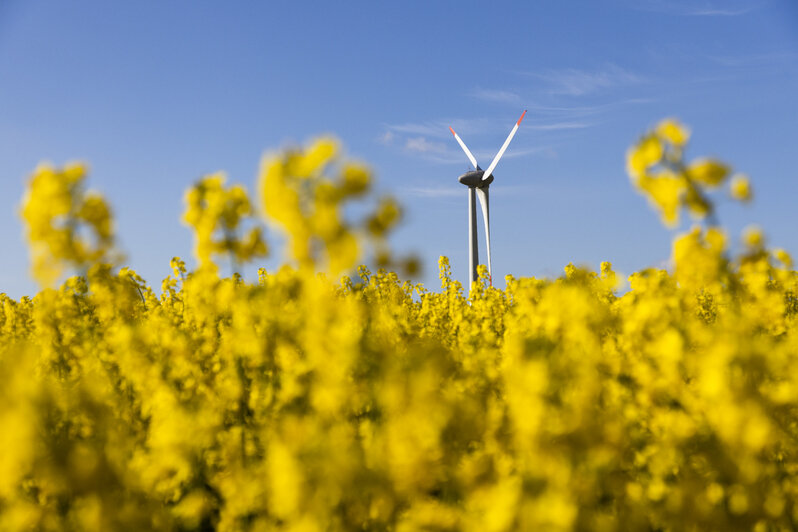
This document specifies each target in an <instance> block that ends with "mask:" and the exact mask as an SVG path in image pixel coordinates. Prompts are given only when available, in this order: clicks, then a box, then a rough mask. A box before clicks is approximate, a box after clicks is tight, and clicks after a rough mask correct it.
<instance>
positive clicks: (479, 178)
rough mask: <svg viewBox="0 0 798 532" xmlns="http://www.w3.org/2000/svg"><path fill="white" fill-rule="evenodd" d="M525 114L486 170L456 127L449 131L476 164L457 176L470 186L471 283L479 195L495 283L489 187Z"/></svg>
mask: <svg viewBox="0 0 798 532" xmlns="http://www.w3.org/2000/svg"><path fill="white" fill-rule="evenodd" d="M525 114H526V110H524V112H523V113H521V118H519V119H518V122H516V123H515V126H513V130H512V131H510V135H508V137H507V140H505V141H504V144H502V147H501V149H499V153H497V154H496V157H494V158H493V161H491V163H490V166H488V169H487V170H484V171H483V170H482V168H480V167H479V165H478V164H477V160H476V159H475V158H474V156H473V155H472V154H471V152H470V151H469V149H468V147H467V146H466V145H465V142H463V139H461V138H460V135H458V134H457V133H455V132H454V129H452V128H451V127H449V131H451V132H452V135H454V138H455V140H457V143H458V144H459V145H460V147H461V148H463V151H464V152H465V154H466V156H467V157H468V160H469V161H471V164H473V165H474V170H472V171H470V172H466V173H465V174H463V175H461V176H460V177H458V178H457V179H458V180H459V181H460V182H461V183H462V184H464V185H465V186H467V187H468V270H469V272H471V283H470V284H472V283H473V282H474V281H476V280H477V264H479V249H478V246H477V208H476V207H477V206H476V199H475V196H479V204H480V206H481V207H482V219H483V220H484V221H485V240H486V242H487V250H488V274H490V275H491V277H490V279H491V284H493V276H492V275H493V274H492V272H491V264H490V201H489V196H488V188H489V187H490V184H491V183H493V173H492V172H493V170H494V169H495V168H496V165H497V164H499V159H501V158H502V155H504V150H506V149H507V146H509V145H510V141H511V140H513V137H514V136H515V132H516V131H518V127H519V126H520V125H521V120H523V119H524V115H525ZM470 284H469V289H470Z"/></svg>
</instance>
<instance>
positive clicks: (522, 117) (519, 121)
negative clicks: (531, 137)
mask: <svg viewBox="0 0 798 532" xmlns="http://www.w3.org/2000/svg"><path fill="white" fill-rule="evenodd" d="M525 114H526V109H524V112H523V113H521V118H519V119H518V122H516V123H515V125H517V126H520V125H521V120H523V119H524V115H525Z"/></svg>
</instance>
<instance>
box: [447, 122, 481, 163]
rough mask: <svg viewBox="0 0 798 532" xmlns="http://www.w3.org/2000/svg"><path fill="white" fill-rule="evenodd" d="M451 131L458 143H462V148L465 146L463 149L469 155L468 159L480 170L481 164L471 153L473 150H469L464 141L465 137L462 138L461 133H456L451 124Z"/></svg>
mask: <svg viewBox="0 0 798 532" xmlns="http://www.w3.org/2000/svg"><path fill="white" fill-rule="evenodd" d="M449 131H451V132H452V135H454V138H455V140H456V141H457V143H458V144H459V145H460V147H461V148H463V151H464V152H465V154H466V155H467V156H468V160H469V161H471V164H473V165H474V168H475V169H476V170H479V165H478V164H477V160H476V159H475V158H474V156H473V155H471V152H470V151H469V149H468V146H466V145H465V142H463V139H461V138H460V135H458V134H457V133H455V132H454V129H452V127H451V126H449Z"/></svg>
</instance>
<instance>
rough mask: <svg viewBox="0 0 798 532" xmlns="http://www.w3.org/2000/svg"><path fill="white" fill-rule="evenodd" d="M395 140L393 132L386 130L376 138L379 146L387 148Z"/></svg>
mask: <svg viewBox="0 0 798 532" xmlns="http://www.w3.org/2000/svg"><path fill="white" fill-rule="evenodd" d="M395 138H396V134H395V133H394V132H393V131H391V130H388V131H386V132H385V133H383V134H382V135H380V136H379V137H378V138H377V140H378V141H379V143H380V144H385V145H386V146H387V145H389V144H393V141H394V139H395Z"/></svg>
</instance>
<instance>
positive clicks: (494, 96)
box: [471, 89, 521, 104]
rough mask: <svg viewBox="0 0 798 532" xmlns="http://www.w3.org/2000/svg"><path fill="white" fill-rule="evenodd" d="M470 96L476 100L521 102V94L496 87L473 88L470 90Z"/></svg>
mask: <svg viewBox="0 0 798 532" xmlns="http://www.w3.org/2000/svg"><path fill="white" fill-rule="evenodd" d="M471 96H472V97H474V98H477V99H478V100H484V101H488V102H495V103H507V104H510V103H511V104H519V103H521V96H519V95H518V94H516V93H515V92H511V91H505V90H496V89H474V90H473V91H471Z"/></svg>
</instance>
